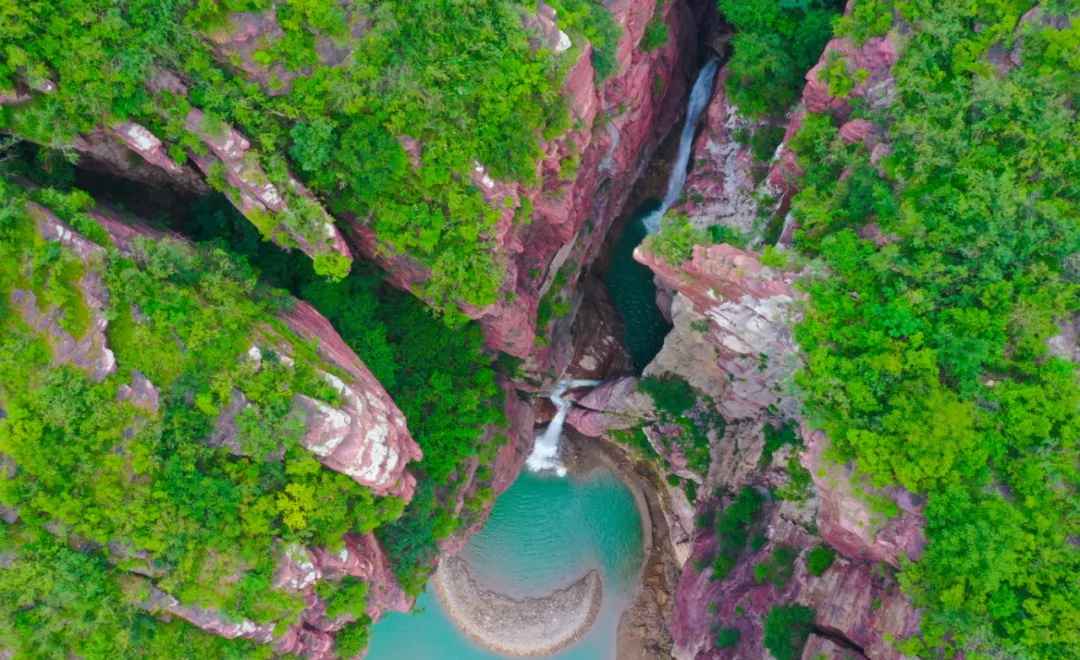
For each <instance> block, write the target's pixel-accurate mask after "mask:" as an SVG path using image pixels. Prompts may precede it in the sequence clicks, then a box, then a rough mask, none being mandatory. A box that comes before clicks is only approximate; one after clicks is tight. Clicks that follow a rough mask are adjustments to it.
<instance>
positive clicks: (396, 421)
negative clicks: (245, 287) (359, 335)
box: [282, 301, 422, 500]
mask: <svg viewBox="0 0 1080 660" xmlns="http://www.w3.org/2000/svg"><path fill="white" fill-rule="evenodd" d="M282 317H283V319H284V321H285V322H286V323H287V324H288V326H289V327H290V328H291V329H292V330H293V331H294V332H295V333H296V334H298V335H299V336H300V337H301V338H303V339H305V340H308V341H313V342H315V343H316V346H317V347H318V351H319V355H320V356H322V357H323V358H324V359H326V360H327V361H328V362H329V363H330V364H333V365H334V366H336V367H337V368H339V369H342V370H344V371H345V372H346V373H348V374H349V376H351V380H350V382H348V383H346V382H345V381H343V380H342V379H341V378H338V377H337V376H335V375H334V374H332V373H330V372H329V371H323V372H321V375H322V377H323V379H324V380H325V381H326V382H327V383H329V384H330V385H331V386H332V387H333V388H334V389H335V390H336V391H337V392H338V394H339V395H340V396H341V404H340V406H339V407H333V406H329V405H327V404H326V403H323V402H321V401H318V400H316V399H312V398H311V397H308V396H304V395H297V397H296V398H295V399H294V401H295V405H296V406H297V407H298V409H300V410H302V411H303V413H304V415H305V417H306V418H307V432H306V433H305V434H304V436H303V438H301V440H300V442H301V444H303V445H304V446H305V447H307V449H308V450H310V451H311V452H312V453H314V454H315V455H316V456H318V457H319V461H320V462H321V463H322V464H323V465H325V466H327V467H329V468H330V469H332V470H336V471H338V472H341V473H343V474H347V475H349V476H350V477H352V478H353V479H354V480H356V482H357V483H360V484H363V485H365V486H368V487H369V488H371V489H372V491H374V492H376V493H378V494H384V495H386V494H388V495H394V496H397V497H401V498H403V499H405V500H410V499H412V494H413V491H414V490H415V489H416V479H415V478H414V477H413V476H412V475H411V474H409V473H408V472H406V471H405V467H406V465H407V464H408V463H409V461H417V460H420V458H421V457H422V453H421V451H420V447H419V445H417V444H416V442H415V441H414V440H413V439H412V436H411V435H409V430H408V428H406V426H405V416H404V415H403V414H402V412H401V411H400V410H399V409H398V407H397V405H395V404H394V401H393V399H391V398H390V395H389V394H387V393H386V390H384V389H383V388H382V385H380V384H379V382H378V381H377V380H376V379H375V376H374V375H372V373H371V372H370V371H369V370H368V368H367V367H366V366H365V365H364V364H363V363H362V362H361V361H360V358H358V357H356V354H355V353H353V352H352V349H350V348H349V347H348V346H347V345H346V344H345V342H344V340H342V339H341V336H340V335H338V334H337V332H336V331H335V330H334V328H333V326H331V325H330V322H329V321H327V320H326V317H324V316H323V315H322V314H319V313H318V312H317V311H316V310H315V308H314V307H312V306H311V305H309V304H308V303H306V302H303V301H298V302H297V303H296V304H295V305H294V306H293V308H292V309H291V310H289V311H287V312H285V313H284V314H283V315H282Z"/></svg>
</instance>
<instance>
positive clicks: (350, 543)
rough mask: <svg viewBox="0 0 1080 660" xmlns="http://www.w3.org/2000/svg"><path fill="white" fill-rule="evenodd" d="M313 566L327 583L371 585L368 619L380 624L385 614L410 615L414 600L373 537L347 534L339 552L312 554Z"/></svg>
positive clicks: (318, 551)
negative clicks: (351, 579)
mask: <svg viewBox="0 0 1080 660" xmlns="http://www.w3.org/2000/svg"><path fill="white" fill-rule="evenodd" d="M311 552H312V554H313V556H314V559H313V563H314V565H315V568H316V569H317V570H318V572H319V573H320V574H321V575H322V576H323V578H324V579H332V580H339V579H341V578H342V577H345V576H346V575H351V576H352V577H355V578H360V579H361V580H364V581H365V582H367V583H368V586H369V590H368V596H367V615H368V616H370V617H371V618H372V620H378V619H379V617H381V616H382V614H383V613H384V612H408V611H409V610H410V609H412V604H413V599H412V598H410V597H409V596H408V594H406V593H405V591H404V589H402V588H401V585H400V584H399V583H398V581H397V577H396V576H395V575H394V569H393V566H391V564H390V558H389V557H388V556H387V555H386V552H385V551H384V550H383V549H382V546H381V545H380V544H379V540H378V539H377V538H375V535H374V534H371V533H368V534H346V535H345V538H344V545H343V547H342V548H341V549H340V550H338V551H337V552H330V551H329V550H325V549H323V548H314V549H312V550H311Z"/></svg>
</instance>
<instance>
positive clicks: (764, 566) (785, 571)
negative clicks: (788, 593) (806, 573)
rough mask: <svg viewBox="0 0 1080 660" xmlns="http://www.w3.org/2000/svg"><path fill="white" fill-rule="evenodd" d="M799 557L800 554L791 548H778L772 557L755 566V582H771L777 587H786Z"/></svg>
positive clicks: (781, 546) (785, 546)
mask: <svg viewBox="0 0 1080 660" xmlns="http://www.w3.org/2000/svg"><path fill="white" fill-rule="evenodd" d="M798 556H799V553H798V552H797V551H796V550H795V549H794V548H792V547H791V546H787V545H780V546H777V547H776V548H775V549H773V552H772V556H771V557H769V558H768V559H767V560H765V561H763V562H761V563H760V564H758V565H756V566H754V582H757V583H758V584H764V583H765V582H771V583H773V584H774V585H776V586H777V587H782V586H784V585H785V584H787V582H788V580H790V579H791V575H792V573H794V572H795V559H796V558H797V557H798Z"/></svg>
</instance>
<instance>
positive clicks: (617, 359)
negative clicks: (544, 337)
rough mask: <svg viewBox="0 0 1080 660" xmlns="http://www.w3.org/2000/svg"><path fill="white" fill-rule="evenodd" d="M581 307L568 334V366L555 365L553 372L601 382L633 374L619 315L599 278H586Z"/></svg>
mask: <svg viewBox="0 0 1080 660" xmlns="http://www.w3.org/2000/svg"><path fill="white" fill-rule="evenodd" d="M581 289H582V303H581V308H580V309H579V310H578V312H577V313H576V314H574V315H573V317H574V320H573V327H572V328H571V330H570V332H569V333H568V334H569V336H570V337H571V341H570V343H571V346H572V347H573V351H572V353H571V352H569V351H568V352H567V353H566V354H567V355H570V362H569V364H568V365H565V368H563V367H564V365H561V364H558V362H556V365H555V366H556V371H558V372H561V373H564V374H565V375H564V377H566V378H577V379H584V380H604V379H607V378H611V377H612V376H621V375H624V374H630V373H633V372H634V365H633V362H632V360H631V359H630V355H629V353H627V352H626V348H625V347H624V346H623V342H622V337H623V327H622V321H621V319H620V318H619V314H618V312H616V311H615V308H614V306H612V304H611V301H610V299H609V297H608V292H607V287H605V286H604V283H603V282H601V281H600V280H599V279H597V278H595V277H593V276H586V278H585V280H584V283H583V285H582V287H581Z"/></svg>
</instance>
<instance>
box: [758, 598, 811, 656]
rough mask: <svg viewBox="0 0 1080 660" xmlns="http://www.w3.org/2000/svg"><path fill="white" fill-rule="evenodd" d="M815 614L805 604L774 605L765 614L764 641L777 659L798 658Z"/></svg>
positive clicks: (808, 634) (808, 635)
mask: <svg viewBox="0 0 1080 660" xmlns="http://www.w3.org/2000/svg"><path fill="white" fill-rule="evenodd" d="M814 616H815V612H814V610H813V609H812V608H809V607H806V606H805V605H774V606H773V607H771V608H770V609H769V613H768V614H767V615H766V616H765V627H764V633H763V638H762V643H763V644H764V645H765V648H767V649H769V653H772V655H773V657H774V658H776V660H798V658H799V657H801V656H802V650H803V647H804V646H805V645H806V640H807V639H808V638H809V637H810V631H811V628H812V626H813V624H814Z"/></svg>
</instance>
